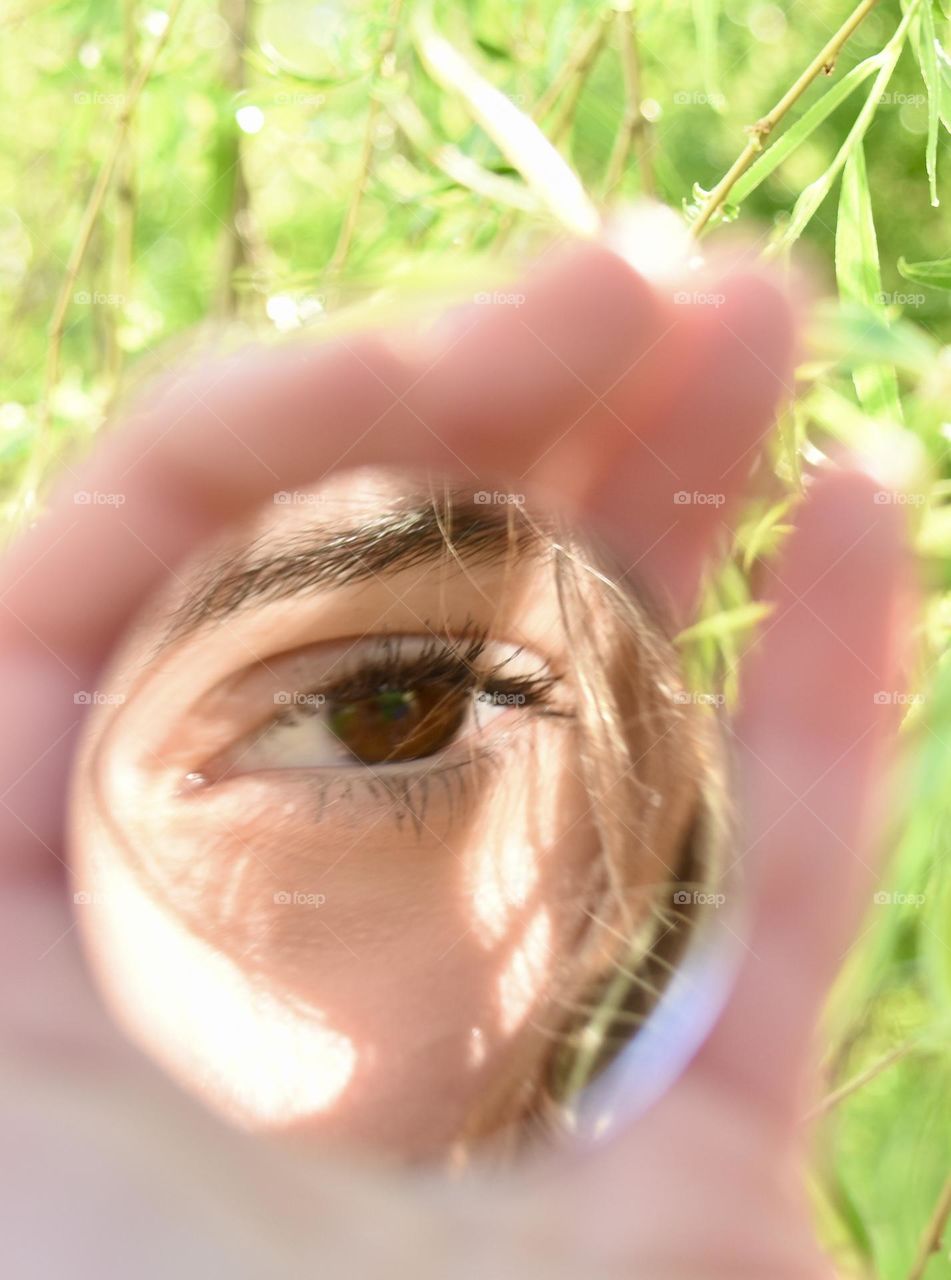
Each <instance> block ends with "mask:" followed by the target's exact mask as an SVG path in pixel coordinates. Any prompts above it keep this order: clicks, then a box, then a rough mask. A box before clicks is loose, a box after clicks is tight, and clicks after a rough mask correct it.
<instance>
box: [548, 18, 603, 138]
mask: <svg viewBox="0 0 951 1280" xmlns="http://www.w3.org/2000/svg"><path fill="white" fill-rule="evenodd" d="M607 34H608V14H607V13H606V12H605V13H603V14H602V15H601V17H600V18H599V19H598V21H597V22H596V23H595V24H594V27H593V29H592V31H591V32H590V35H589V39H588V40H586V41H585V42H584V48H583V50H582V53H583V56H582V57H581V58H580V59H579V60H578V61H577V63H576V64H575V68H574V74H573V76H572V77H571V80H570V81H569V83H568V85H567V87H566V91H565V93H564V96H563V97H562V101H561V105H560V107H559V108H558V112H557V115H556V116H555V119H554V120H553V121H552V123H551V125H550V127H549V129H548V136H549V137H550V138H551V140H552V142H554V143H556V144H557V143H558V142H560V141H561V140H562V138H563V137H564V136H565V134H566V133H567V132H568V130H569V129H570V128H571V122H572V121H573V120H574V118H575V112H576V111H577V108H578V99H579V98H580V97H581V91H582V89H583V88H584V86H585V84H586V82H587V79H588V76H589V75H590V74H591V70H592V68H593V67H594V64H595V63H596V62H597V60H598V55H599V54H600V52H601V50H602V49H603V48H604V42H605V40H606V39H607ZM542 114H543V113H541V112H540V111H539V110H538V104H537V103H536V105H535V110H534V111H533V112H532V116H533V118H534V119H535V120H541V118H542Z"/></svg>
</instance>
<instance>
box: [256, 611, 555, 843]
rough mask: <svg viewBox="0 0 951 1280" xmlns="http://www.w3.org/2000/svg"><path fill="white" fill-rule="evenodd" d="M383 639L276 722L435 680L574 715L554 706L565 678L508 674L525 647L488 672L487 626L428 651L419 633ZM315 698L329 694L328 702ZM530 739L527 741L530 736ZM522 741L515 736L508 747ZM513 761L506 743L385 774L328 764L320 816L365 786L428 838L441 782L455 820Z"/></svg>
mask: <svg viewBox="0 0 951 1280" xmlns="http://www.w3.org/2000/svg"><path fill="white" fill-rule="evenodd" d="M380 642H381V644H382V646H383V651H382V653H381V654H380V656H379V657H375V658H374V659H372V660H370V661H362V662H359V661H358V660H357V659H355V660H354V666H353V669H352V670H351V671H350V672H347V673H346V674H343V675H341V676H340V677H339V678H337V679H336V680H334V681H333V682H332V683H328V682H326V681H325V682H324V683H323V684H321V685H320V686H318V687H312V688H308V689H306V690H304V689H301V690H300V691H299V692H300V695H301V697H300V700H299V701H296V702H295V705H294V706H293V707H289V708H288V709H287V710H286V711H283V712H282V713H280V714H279V715H278V716H275V717H274V720H273V721H272V723H277V722H280V721H282V720H283V721H287V720H292V719H294V718H296V717H300V716H308V715H318V714H320V713H321V712H322V711H323V709H324V707H325V705H326V703H327V702H330V701H338V700H339V701H341V702H346V701H358V700H359V699H361V698H366V697H369V696H372V695H373V694H375V693H378V692H379V691H380V690H381V689H386V688H406V687H407V686H412V687H416V688H418V687H420V686H421V685H424V684H425V683H427V682H435V681H439V682H441V683H445V684H449V685H451V686H453V687H455V688H456V689H457V690H458V691H459V692H460V693H461V692H467V691H468V692H472V693H486V694H489V695H491V696H493V697H495V698H499V699H502V698H505V699H507V700H508V699H511V700H512V704H513V705H515V706H517V707H518V708H519V709H520V710H521V711H523V712H526V713H528V714H529V715H532V716H544V717H553V718H560V719H564V720H572V719H574V713H573V712H572V711H571V710H570V709H567V708H564V707H559V706H556V705H555V703H554V699H553V694H554V691H555V689H556V688H557V686H558V684H559V683H560V680H561V677H560V676H558V675H554V674H551V673H549V672H547V671H544V670H539V671H538V672H534V673H531V674H521V675H516V676H508V677H503V676H502V675H501V674H500V673H501V671H502V668H503V667H505V666H506V665H507V664H508V663H510V662H511V661H512V660H513V658H516V657H517V656H518V655H519V653H520V652H521V650H516V651H515V653H512V654H509V655H508V657H506V658H505V659H504V660H503V661H502V662H498V663H496V664H495V665H494V666H491V667H489V668H488V670H480V665H481V660H482V659H483V657H484V654H485V650H486V647H487V645H488V642H489V633H488V629H487V628H481V627H475V626H474V625H472V624H470V623H467V624H466V625H465V626H464V627H463V628H462V629H461V630H460V631H459V632H457V633H456V634H455V635H454V636H451V637H450V636H440V635H437V634H432V635H431V636H430V637H429V638H427V641H426V643H425V645H424V646H423V648H421V649H420V648H418V647H417V646H418V642H419V637H418V636H404V635H396V636H390V635H384V636H382V637H381V638H380ZM406 642H412V644H413V649H414V651H413V652H412V653H407V652H406V651H405V650H406ZM315 695H321V701H318V700H317V698H316V696H315ZM518 739H519V740H521V739H522V735H518ZM524 740H525V741H526V742H527V738H526V739H524ZM514 741H515V739H513V738H511V737H508V736H507V737H506V739H505V744H506V747H507V748H508V747H509V746H510V745H512V744H514ZM509 758H510V757H509V753H508V751H507V750H502V749H501V748H500V745H499V744H494V745H492V746H487V745H486V744H478V745H475V746H473V747H472V748H471V749H470V751H469V753H468V755H467V756H466V758H465V759H463V760H459V759H455V760H453V759H449V760H442V761H440V758H439V754H436V755H434V756H432V757H425V758H422V759H420V760H419V761H418V767H417V768H416V769H414V770H410V769H405V770H402V769H401V770H400V771H398V772H381V771H380V770H379V769H376V768H374V767H373V766H372V765H364V766H362V767H361V766H351V767H350V768H348V769H347V770H346V771H345V772H338V771H334V770H330V769H328V770H326V776H323V777H318V776H316V773H317V771H315V776H314V777H312V778H311V779H309V780H308V785H309V786H310V787H311V788H312V789H313V790H314V791H315V792H316V797H315V798H316V802H317V803H316V814H315V820H316V821H318V822H319V821H320V820H321V818H322V817H323V816H324V813H325V811H326V810H327V809H328V807H329V806H330V805H331V804H332V803H334V804H335V803H337V802H342V806H341V807H342V808H344V809H346V808H347V807H348V805H349V803H350V802H351V801H352V800H353V798H354V797H353V792H354V788H355V787H362V788H364V790H365V792H366V793H367V794H368V795H369V797H370V798H371V799H372V800H374V801H376V802H379V803H385V804H386V805H387V807H388V809H389V811H390V815H391V816H392V817H393V819H394V821H395V822H396V825H397V827H402V826H403V824H404V823H405V822H406V821H407V820H408V821H409V822H410V823H411V824H412V826H413V827H414V829H415V832H416V834H417V836H420V835H421V834H422V831H423V827H424V824H425V815H426V811H427V808H428V804H429V799H430V794H431V789H432V788H433V787H434V786H441V787H442V788H443V790H444V794H445V798H446V808H447V816H448V820H449V821H452V818H453V814H454V811H455V807H456V806H457V805H458V804H460V803H462V802H463V801H464V800H465V798H466V796H467V794H468V793H469V791H470V789H471V788H472V787H474V786H475V785H477V784H478V783H479V782H481V781H483V780H485V778H486V775H487V774H488V773H491V772H494V770H495V768H496V767H498V766H500V765H502V764H503V763H506V762H507V761H508V759H509Z"/></svg>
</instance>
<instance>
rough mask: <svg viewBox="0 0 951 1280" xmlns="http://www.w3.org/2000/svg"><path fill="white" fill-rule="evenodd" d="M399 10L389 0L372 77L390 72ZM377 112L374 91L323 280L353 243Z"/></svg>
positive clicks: (399, 4) (398, 2) (398, 3)
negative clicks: (349, 192)
mask: <svg viewBox="0 0 951 1280" xmlns="http://www.w3.org/2000/svg"><path fill="white" fill-rule="evenodd" d="M402 9H403V0H391V4H390V13H389V18H388V20H387V30H386V34H385V35H384V37H383V40H382V42H381V44H380V48H379V53H378V56H377V62H376V69H375V73H374V80H378V79H381V78H382V77H384V76H386V75H389V74H390V73H391V71H392V68H391V65H390V64H391V62H392V55H393V50H394V48H395V47H396V37H397V34H398V31H399V21H400V14H401V13H402ZM379 111H380V101H379V98H378V97H377V96H376V95H375V94H374V95H373V96H371V98H370V105H369V108H368V110H367V121H366V129H365V130H364V133H363V146H362V148H361V151H360V165H359V169H358V171H357V180H356V183H355V184H354V188H353V195H352V196H351V197H350V203H349V204H348V205H347V210H346V213H345V214H344V216H343V222H342V224H341V226H340V234H339V235H338V237H337V243H336V245H335V247H334V251H333V253H332V254H331V255H330V260H329V262H328V263H327V267H326V270H325V279H327V280H330V279H332V278H333V277H334V276H337V275H339V274H340V271H341V269H342V267H343V265H344V263H345V262H346V260H347V255H348V254H349V252H350V246H351V244H352V243H353V233H354V231H355V230H356V226H357V217H358V216H359V213H360V205H361V204H362V203H363V197H364V195H365V194H366V189H367V184H368V183H369V181H370V170H371V168H372V165H373V142H374V136H375V133H376V122H377V116H378V115H379Z"/></svg>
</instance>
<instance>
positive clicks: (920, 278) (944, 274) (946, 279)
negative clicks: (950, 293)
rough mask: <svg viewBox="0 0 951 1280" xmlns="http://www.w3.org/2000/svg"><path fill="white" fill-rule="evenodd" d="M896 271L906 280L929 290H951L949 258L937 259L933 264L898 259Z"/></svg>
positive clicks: (950, 259)
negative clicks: (925, 286)
mask: <svg viewBox="0 0 951 1280" xmlns="http://www.w3.org/2000/svg"><path fill="white" fill-rule="evenodd" d="M898 270H899V271H900V272H901V274H902V275H903V276H904V277H905V279H906V280H912V281H914V283H915V284H924V285H927V286H928V287H929V288H931V289H951V258H938V259H937V261H935V262H906V261H905V259H904V258H899V259H898Z"/></svg>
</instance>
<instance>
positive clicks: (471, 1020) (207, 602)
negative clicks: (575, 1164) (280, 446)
mask: <svg viewBox="0 0 951 1280" xmlns="http://www.w3.org/2000/svg"><path fill="white" fill-rule="evenodd" d="M484 496H485V495H482V494H478V495H475V494H473V493H471V492H469V493H466V492H461V491H454V492H453V494H452V495H451V497H448V496H447V495H446V493H445V492H444V491H442V490H439V489H437V490H435V491H434V490H433V489H432V488H431V487H430V486H427V485H426V484H420V483H419V482H418V480H414V478H413V477H409V476H405V475H397V474H390V473H383V472H368V471H361V472H354V473H351V474H348V475H344V476H342V477H336V478H334V479H332V480H331V481H328V482H326V483H324V484H322V485H321V486H319V487H316V488H314V489H312V490H309V491H307V492H299V493H296V494H292V495H277V496H276V500H275V502H274V504H273V505H272V506H271V507H270V508H269V509H268V510H267V511H265V512H262V513H261V514H260V515H259V517H258V518H257V519H256V520H255V521H254V522H253V523H252V524H251V525H249V526H247V527H243V528H241V529H236V530H234V531H232V533H230V534H229V536H228V537H227V538H226V539H225V540H223V541H222V542H221V543H220V544H219V545H217V546H215V547H212V548H203V549H201V551H200V552H199V553H198V554H197V555H196V556H195V559H194V561H193V562H192V563H191V564H189V565H186V566H185V567H184V568H183V569H180V570H179V571H177V572H176V573H175V574H173V575H171V576H170V578H169V581H168V583H167V584H166V587H165V589H164V590H163V591H162V593H161V595H160V597H159V598H156V599H155V600H154V601H153V602H152V603H151V606H150V608H149V609H148V611H147V613H146V615H144V616H143V617H142V618H141V619H140V620H139V622H138V624H137V625H136V627H135V628H134V630H133V631H132V633H131V634H130V635H129V636H128V637H127V638H126V642H125V644H124V645H123V647H122V649H121V651H120V652H119V653H118V654H117V655H116V656H115V661H114V664H113V667H112V670H111V671H110V672H109V673H108V674H107V675H106V676H105V677H104V682H103V683H104V687H103V688H102V689H101V690H99V691H97V693H96V695H95V701H96V705H95V706H94V708H93V713H92V715H91V716H90V718H89V726H88V730H87V733H86V738H85V741H84V743H83V747H82V750H81V752H80V755H79V764H78V770H77V775H76V780H75V790H74V803H73V823H72V825H73V849H72V865H73V868H74V881H75V883H74V889H75V895H76V901H77V906H78V910H77V914H78V917H79V920H80V927H81V929H82V930H83V934H84V940H85V944H86V946H87V949H88V951H89V953H90V957H91V960H92V962H93V966H94V969H95V972H96V974H97V976H98V980H99V982H100V985H101V987H102V990H103V992H104V994H105V996H106V998H107V1000H108V1002H109V1003H110V1005H111V1007H112V1009H113V1010H114V1012H115V1014H116V1016H117V1018H118V1020H119V1021H120V1023H121V1024H122V1025H124V1027H125V1028H126V1029H127V1030H128V1032H129V1033H130V1035H131V1036H132V1037H133V1038H134V1039H135V1040H136V1041H138V1042H139V1043H140V1045H142V1046H143V1047H144V1048H145V1049H146V1050H147V1051H148V1052H149V1053H150V1054H151V1055H153V1056H154V1057H155V1058H156V1059H157V1060H158V1061H159V1062H160V1063H162V1064H163V1065H164V1066H165V1068H166V1069H167V1070H168V1071H169V1072H170V1073H171V1074H172V1075H173V1076H174V1077H176V1078H177V1079H178V1080H179V1081H180V1082H181V1083H182V1084H183V1085H184V1086H185V1087H187V1088H188V1089H190V1090H191V1091H193V1092H195V1093H197V1094H198V1095H200V1096H201V1097H202V1098H203V1099H204V1100H205V1101H206V1103H207V1104H208V1105H209V1106H210V1107H212V1108H214V1109H215V1110H217V1111H219V1112H221V1113H223V1114H224V1115H225V1116H227V1117H228V1118H230V1119H231V1120H233V1121H234V1122H236V1123H238V1124H241V1125H243V1126H246V1127H250V1128H252V1129H255V1130H258V1131H266V1132H268V1133H272V1134H274V1133H279V1134H282V1135H287V1136H288V1137H294V1138H298V1139H309V1140H323V1141H331V1142H341V1141H346V1142H352V1143H357V1144H359V1145H362V1146H365V1147H372V1148H373V1149H375V1150H378V1151H383V1152H385V1153H388V1154H390V1155H392V1156H394V1157H396V1158H399V1159H402V1160H423V1159H426V1160H429V1159H437V1158H438V1159H443V1158H445V1157H446V1156H447V1155H449V1156H451V1155H452V1153H454V1152H456V1153H458V1152H459V1151H461V1150H463V1149H467V1148H468V1146H469V1144H471V1143H473V1142H478V1141H488V1140H490V1139H491V1138H492V1137H493V1135H496V1136H497V1135H499V1134H501V1133H505V1132H509V1131H512V1130H513V1129H517V1128H518V1127H519V1126H520V1125H523V1124H524V1122H525V1118H526V1116H527V1115H529V1114H530V1113H531V1112H532V1109H533V1107H534V1106H535V1104H536V1101H537V1096H538V1092H539V1086H540V1081H541V1080H542V1079H543V1078H544V1076H545V1072H546V1066H547V1064H548V1062H549V1060H550V1058H551V1054H552V1048H553V1044H555V1043H557V1042H558V1039H559V1037H560V1036H562V1035H563V1033H564V1028H565V1026H566V1025H567V1022H568V1021H570V1018H571V1015H572V1011H573V1010H574V1011H576V1010H577V1008H578V1007H579V1003H580V1002H581V1001H583V1000H584V998H585V995H586V992H587V991H588V990H589V988H590V985H591V982H592V979H593V978H594V977H595V976H596V974H597V973H598V972H599V971H600V969H601V968H602V967H603V964H604V958H605V946H604V939H603V938H601V939H599V937H598V936H596V935H597V934H598V921H599V920H601V919H602V917H603V910H602V906H603V901H604V894H605V884H606V880H607V879H610V878H611V877H610V876H607V874H606V865H605V855H604V836H603V830H602V829H601V828H602V826H603V823H602V824H599V822H598V821H597V820H596V809H595V806H594V805H593V804H592V795H591V788H590V783H589V780H588V779H589V774H588V772H587V767H586V759H587V749H586V748H587V745H588V736H587V733H588V731H587V728H586V716H585V714H583V713H582V710H581V701H582V693H583V690H582V688H581V687H580V686H581V683H582V682H580V681H579V677H578V669H577V660H576V658H577V655H576V653H575V648H574V640H573V638H572V637H571V635H570V634H569V631H568V629H566V626H565V616H564V591H563V586H562V584H561V581H560V577H559V572H558V562H559V555H558V552H557V551H556V549H555V544H553V540H552V537H551V536H550V534H549V533H548V532H547V530H546V527H545V525H544V522H543V521H542V519H541V517H540V516H538V515H537V514H533V513H532V512H530V511H527V510H526V509H525V508H524V506H523V505H522V504H521V503H519V502H515V501H505V500H504V499H506V498H507V497H508V496H509V495H488V496H489V498H490V499H491V500H490V501H488V502H486V501H483V500H482V499H483V498H484ZM597 612H598V610H597V608H596V607H595V608H593V611H592V613H591V614H590V615H589V616H588V618H587V619H586V626H587V627H588V628H589V629H594V630H597V628H598V623H599V619H598V617H597V616H596V615H597ZM604 612H605V615H607V612H608V610H607V609H606V606H605V608H604ZM607 634H608V633H607V632H605V635H607ZM605 643H606V645H607V648H606V649H605V651H604V652H603V653H602V656H601V660H602V661H603V662H604V663H605V665H606V666H607V667H610V666H611V663H612V661H619V660H620V659H621V657H622V656H623V651H622V650H620V649H619V650H618V651H617V653H615V654H613V655H612V653H611V652H610V644H609V642H608V641H606V642H605ZM589 702H590V697H589ZM588 716H589V717H590V708H589V712H588ZM656 754H657V752H656V751H655V755H656ZM649 774H650V771H649V770H647V771H646V773H645V776H649ZM682 784H683V780H682V779H680V780H678V782H677V786H676V787H672V790H671V793H670V795H669V796H668V797H667V799H668V800H669V801H670V804H668V805H667V806H666V808H665V822H666V829H667V835H666V838H665V840H663V841H661V840H658V839H652V840H651V839H644V838H643V836H642V834H640V833H637V839H636V840H635V839H633V838H632V839H631V840H630V841H629V842H628V845H629V853H628V855H627V856H626V857H625V859H624V863H623V866H622V868H621V871H620V880H621V894H622V896H623V898H624V900H625V906H626V909H627V912H628V915H631V914H633V916H634V917H638V916H643V917H644V921H641V923H644V922H646V920H647V919H648V918H649V917H650V915H651V910H652V907H651V905H650V904H651V902H652V895H653V894H654V892H655V890H656V887H657V886H658V884H669V883H670V880H671V878H672V870H673V869H672V866H671V861H672V859H673V858H674V856H675V855H674V854H673V853H672V850H671V847H672V846H673V845H675V844H676V843H677V841H678V840H679V838H680V834H679V833H680V829H681V827H682V826H683V824H684V823H685V822H686V821H687V807H688V806H687V804H686V802H685V801H683V800H676V801H675V798H674V797H675V792H676V795H680V794H681V793H682V792H683V791H684V787H683V785H682ZM642 790H643V796H642V803H643V806H644V809H645V815H646V813H647V811H648V810H650V809H651V808H654V809H656V808H657V807H658V802H657V800H656V799H655V798H654V797H655V796H656V795H658V794H659V792H657V791H651V789H650V788H649V787H645V788H643V789H642ZM604 803H605V797H604V796H602V797H601V808H602V811H603V805H604ZM607 803H608V805H609V806H610V797H608V798H607ZM618 803H619V802H618ZM645 821H646V817H645ZM631 835H632V837H633V836H634V835H635V832H634V831H633V829H632V830H631ZM614 880H615V884H614V891H615V892H617V891H618V884H617V883H616V882H617V880H618V875H617V873H616V869H615V875H614ZM634 923H635V924H637V923H638V921H637V919H635V921H634Z"/></svg>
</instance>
